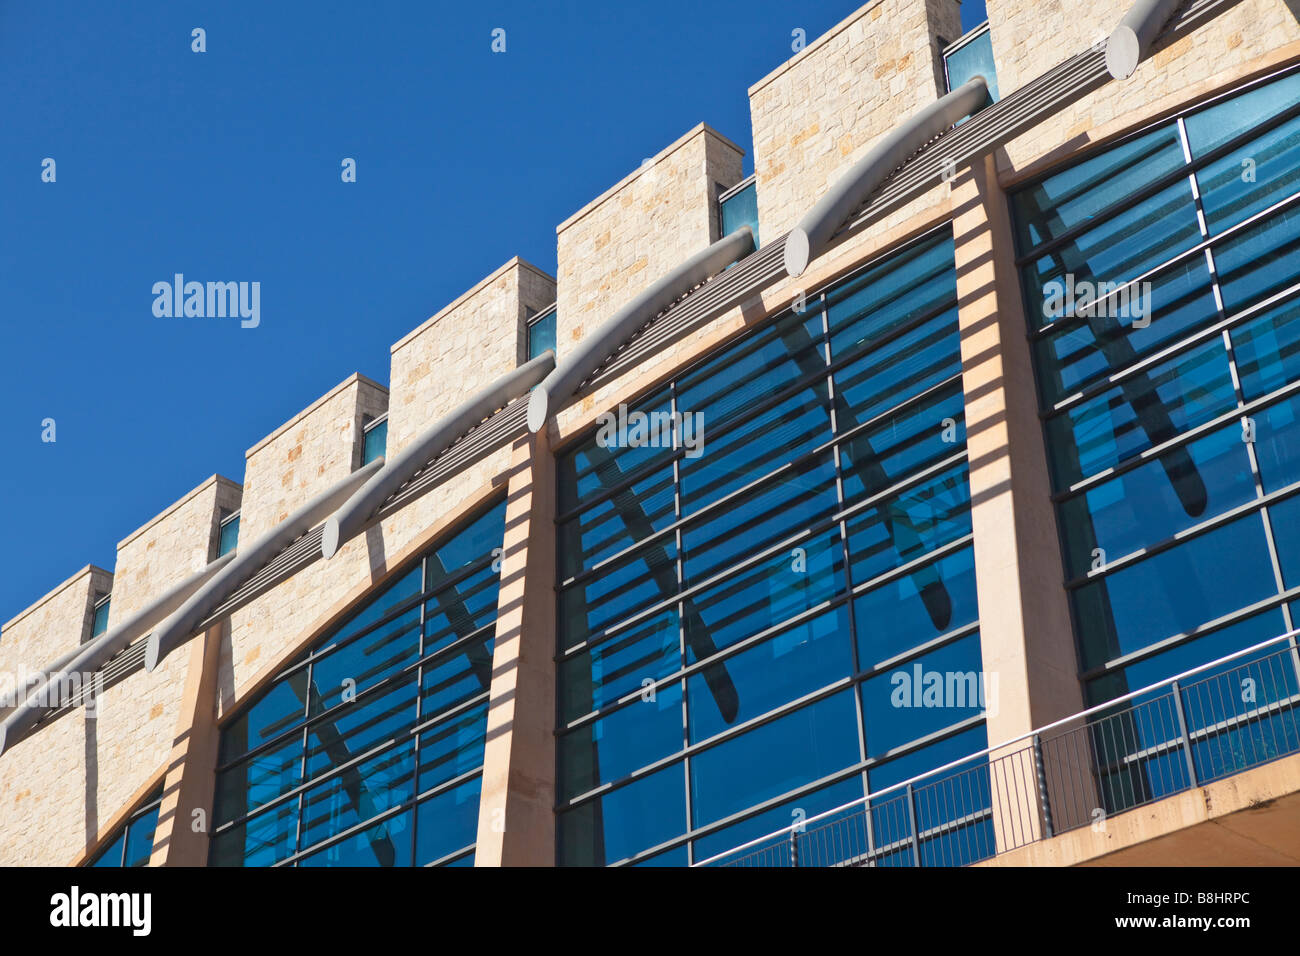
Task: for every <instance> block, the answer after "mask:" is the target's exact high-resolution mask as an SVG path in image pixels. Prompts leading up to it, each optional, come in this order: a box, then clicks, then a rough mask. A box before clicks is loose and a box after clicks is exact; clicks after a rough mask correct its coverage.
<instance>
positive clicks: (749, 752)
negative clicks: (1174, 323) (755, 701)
mask: <svg viewBox="0 0 1300 956" xmlns="http://www.w3.org/2000/svg"><path fill="white" fill-rule="evenodd" d="M858 759H859V749H858V732H857V713H856V710H855V708H854V706H853V696H852V694H851V693H850V692H841V693H838V694H835V695H833V696H831V697H827V698H825V699H823V700H820V701H817V702H816V703H814V704H809V705H808V706H806V707H802V708H800V709H799V710H797V711H795V712H794V713H792V714H787V715H786V716H784V717H781V718H779V719H777V720H774V721H772V722H771V723H767V724H764V725H763V726H761V727H756V728H754V729H753V730H750V731H748V732H746V733H743V734H741V735H740V736H739V737H735V738H732V739H731V740H728V741H725V742H724V743H721V744H719V745H717V746H716V747H710V748H709V749H707V750H704V751H701V752H700V753H698V754H696V755H695V756H694V757H692V758H691V795H692V799H693V803H692V815H693V817H694V823H695V826H704V825H705V824H708V823H712V822H713V821H715V820H720V819H722V818H723V817H726V816H729V815H731V814H733V813H736V812H738V811H740V810H744V809H745V808H747V807H752V806H753V805H754V804H756V803H761V802H763V801H764V800H768V799H770V798H772V797H776V796H779V795H780V794H783V793H786V792H787V791H790V790H794V789H796V788H798V787H801V786H804V785H805V784H809V783H812V782H813V781H814V780H818V779H820V778H822V777H825V776H828V775H829V774H832V773H834V772H835V771H837V770H842V769H843V768H845V767H847V766H849V765H851V764H853V763H855V762H857V760H858Z"/></svg>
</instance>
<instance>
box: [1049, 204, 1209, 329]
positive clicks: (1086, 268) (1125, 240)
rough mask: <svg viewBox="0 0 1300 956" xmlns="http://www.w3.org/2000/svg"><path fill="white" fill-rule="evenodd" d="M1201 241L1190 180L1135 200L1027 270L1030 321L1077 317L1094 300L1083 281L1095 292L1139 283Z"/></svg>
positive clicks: (1054, 250)
mask: <svg viewBox="0 0 1300 956" xmlns="http://www.w3.org/2000/svg"><path fill="white" fill-rule="evenodd" d="M1200 241H1201V228H1200V224H1199V221H1198V220H1197V218H1196V201H1195V199H1194V198H1193V196H1192V187H1191V184H1190V182H1189V181H1188V180H1186V179H1180V180H1178V181H1177V182H1176V183H1174V184H1173V185H1172V186H1167V187H1165V188H1164V189H1162V190H1160V192H1158V193H1156V194H1155V195H1154V196H1149V197H1147V198H1146V199H1142V200H1135V201H1133V202H1132V203H1131V204H1130V205H1128V206H1126V207H1125V208H1124V209H1123V210H1121V211H1119V212H1116V213H1114V214H1113V215H1111V216H1108V217H1107V218H1105V219H1102V220H1099V221H1098V223H1097V224H1096V225H1095V226H1093V227H1092V228H1090V229H1089V230H1088V231H1086V232H1084V233H1083V234H1081V235H1078V236H1075V237H1074V238H1073V239H1071V240H1069V241H1068V242H1066V243H1065V244H1064V245H1062V246H1058V247H1057V248H1055V249H1053V250H1052V251H1051V252H1048V253H1046V254H1045V255H1043V256H1042V257H1041V258H1039V259H1037V260H1036V261H1035V262H1033V263H1032V265H1029V266H1026V267H1025V268H1024V270H1023V274H1024V277H1025V303H1026V305H1027V307H1028V308H1029V312H1030V317H1031V323H1032V324H1033V326H1034V327H1039V326H1043V325H1046V324H1048V323H1049V322H1052V321H1055V320H1059V319H1061V318H1064V317H1066V316H1069V315H1073V314H1075V311H1076V310H1075V306H1077V305H1079V304H1081V303H1083V302H1085V301H1088V300H1089V299H1090V298H1091V294H1089V290H1088V289H1087V288H1086V287H1084V286H1083V285H1082V284H1083V283H1089V284H1091V285H1092V287H1093V288H1092V290H1091V293H1092V294H1095V293H1096V292H1097V291H1098V290H1097V288H1096V286H1097V284H1098V283H1123V282H1128V281H1129V280H1131V279H1136V278H1137V277H1138V276H1140V275H1142V274H1143V273H1145V272H1147V271H1148V270H1150V269H1153V268H1155V267H1156V266H1158V265H1160V264H1161V263H1163V262H1164V261H1165V260H1167V259H1169V258H1170V257H1172V256H1173V255H1174V254H1175V253H1178V252H1181V251H1183V250H1184V249H1190V248H1191V247H1192V246H1194V245H1196V244H1197V243H1198V242H1200ZM1072 290H1073V296H1072V297H1071V295H1070V293H1071V291H1072ZM1105 291H1107V292H1108V291H1110V289H1109V287H1108V288H1107V289H1106V290H1105ZM1098 311H1100V310H1098Z"/></svg>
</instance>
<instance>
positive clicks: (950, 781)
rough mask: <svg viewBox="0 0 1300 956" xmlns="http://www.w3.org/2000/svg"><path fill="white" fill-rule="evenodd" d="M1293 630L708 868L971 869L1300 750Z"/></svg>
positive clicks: (1299, 662)
mask: <svg viewBox="0 0 1300 956" xmlns="http://www.w3.org/2000/svg"><path fill="white" fill-rule="evenodd" d="M1297 634H1300V631H1292V632H1290V633H1288V634H1283V635H1281V636H1280V637H1276V638H1273V639H1271V640H1268V641H1265V642H1263V643H1261V644H1256V645H1254V646H1252V647H1248V648H1245V649H1243V650H1240V651H1237V652H1235V653H1233V654H1229V655H1227V656H1225V657H1221V658H1219V659H1218V660H1215V661H1211V662H1210V663H1208V664H1202V665H1200V666H1199V667H1196V668H1193V669H1192V670H1189V671H1186V672H1184V673H1182V674H1179V675H1178V676H1177V677H1173V678H1169V679H1167V680H1164V681H1160V682H1159V683H1156V684H1152V685H1151V686H1149V687H1145V688H1143V689H1141V690H1138V691H1133V692H1132V693H1129V694H1125V695H1124V696H1122V697H1119V698H1116V699H1115V700H1111V701H1107V702H1106V703H1104V704H1101V705H1099V706H1097V707H1092V708H1090V709H1088V710H1085V711H1083V712H1081V713H1079V714H1075V715H1074V716H1072V717H1067V718H1065V719H1064V720H1060V721H1057V722H1056V723H1053V724H1050V725H1048V726H1047V727H1044V728H1041V729H1040V730H1038V731H1036V732H1034V733H1031V734H1026V735H1025V736H1023V737H1020V738H1017V739H1016V740H1013V741H1009V742H1007V743H1005V744H1000V745H998V746H996V747H990V748H988V749H986V750H983V751H981V752H979V753H977V754H972V755H971V756H969V757H964V758H962V759H961V760H959V761H956V762H954V763H949V764H945V765H944V766H942V767H938V768H936V769H934V770H931V771H928V772H927V773H924V774H921V775H919V776H917V777H914V778H912V779H910V780H907V781H905V782H903V783H900V784H896V785H894V786H892V787H889V788H886V789H884V790H881V791H879V792H877V793H874V794H871V795H870V796H868V797H866V798H864V799H861V800H855V801H853V802H852V803H849V804H846V805H844V806H842V807H839V808H837V809H835V810H831V811H828V812H826V813H822V814H819V815H817V816H815V817H809V818H808V819H807V820H805V821H803V822H802V823H801V824H797V825H794V826H790V827H787V828H785V829H782V830H778V831H776V832H774V833H770V834H768V835H767V836H764V837H760V838H759V839H757V840H751V841H750V842H749V843H745V844H743V845H741V846H739V847H736V848H735V849H733V850H729V851H727V852H726V853H721V854H719V855H717V856H714V857H710V858H709V859H707V860H704V861H701V862H700V863H697V864H696V866H814V867H818V866H965V865H968V864H971V863H977V862H979V861H980V860H985V859H988V858H990V857H992V856H995V855H996V854H998V853H1005V852H1007V851H1008V850H1014V849H1018V848H1019V847H1023V846H1027V845H1029V844H1031V843H1036V842H1038V841H1039V840H1044V839H1048V838H1050V837H1053V836H1056V835H1059V834H1061V833H1066V832H1068V831H1070V830H1075V829H1078V828H1080V827H1085V826H1100V825H1102V824H1104V822H1105V821H1106V819H1107V818H1108V817H1111V816H1114V815H1115V814H1117V813H1124V812H1125V811H1128V810H1133V809H1136V808H1138V807H1141V806H1144V805H1146V804H1148V803H1152V802H1154V801H1156V800H1162V799H1164V798H1165V797H1169V796H1172V795H1174V794H1176V793H1179V792H1181V791H1184V790H1188V789H1191V788H1193V787H1198V786H1202V785H1204V784H1207V783H1210V782H1212V781H1215V780H1220V779H1222V778H1224V777H1228V776H1231V775H1232V774H1235V773H1240V772H1241V771H1243V770H1248V769H1250V768H1252V767H1257V766H1259V765H1261V764H1264V763H1268V762H1269V761H1271V760H1276V759H1278V758H1279V757H1285V756H1287V755H1289V754H1294V753H1298V752H1300V715H1298V714H1297V712H1296V711H1297V705H1300V654H1298V653H1297V647H1296V641H1295V637H1296V635H1297Z"/></svg>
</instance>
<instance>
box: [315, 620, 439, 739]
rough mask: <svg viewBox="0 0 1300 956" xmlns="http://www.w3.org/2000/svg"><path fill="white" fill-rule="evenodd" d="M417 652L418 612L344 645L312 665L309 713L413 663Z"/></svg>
mask: <svg viewBox="0 0 1300 956" xmlns="http://www.w3.org/2000/svg"><path fill="white" fill-rule="evenodd" d="M419 651H420V609H419V607H413V608H411V610H409V611H407V612H406V613H404V614H402V615H399V616H398V617H397V618H395V619H393V620H392V621H389V622H388V623H386V624H385V625H384V626H382V627H379V628H376V629H375V630H373V631H371V632H370V633H369V634H366V635H364V636H362V637H360V638H357V639H355V640H353V641H351V642H350V643H347V644H344V645H343V646H342V647H340V648H338V649H337V650H335V651H331V652H330V653H328V654H326V655H324V656H323V657H321V658H319V659H317V660H316V661H315V662H314V663H313V664H312V669H311V678H312V694H311V712H312V713H313V714H319V713H323V712H324V711H326V710H328V709H329V708H331V707H337V706H338V705H339V704H341V703H346V702H348V701H350V700H352V699H353V698H355V697H356V695H357V694H360V693H362V692H363V691H366V690H369V689H370V688H371V687H374V686H375V685H376V684H378V683H379V682H380V681H383V680H385V679H387V678H389V677H391V676H392V675H393V674H396V673H397V672H398V671H399V670H401V669H402V668H403V667H405V666H406V665H409V664H412V663H414V661H415V659H416V658H417V657H418V656H419Z"/></svg>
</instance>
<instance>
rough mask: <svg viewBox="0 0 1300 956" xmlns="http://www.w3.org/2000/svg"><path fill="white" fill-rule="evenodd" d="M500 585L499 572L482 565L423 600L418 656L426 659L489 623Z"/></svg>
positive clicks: (493, 619)
mask: <svg viewBox="0 0 1300 956" xmlns="http://www.w3.org/2000/svg"><path fill="white" fill-rule="evenodd" d="M500 582H501V573H500V572H499V571H495V570H493V569H492V566H491V565H490V564H489V565H485V566H484V567H483V568H482V569H481V570H479V571H476V572H474V573H473V574H471V575H469V576H468V577H466V578H462V579H461V580H460V581H458V582H457V583H456V584H455V585H453V586H451V587H447V588H444V589H443V590H441V591H439V592H438V593H437V594H435V595H434V596H433V597H432V598H430V599H429V600H428V601H426V602H425V604H424V645H423V648H422V653H423V654H424V655H426V656H427V655H429V654H431V653H433V652H434V651H437V650H441V649H442V648H444V647H447V646H448V645H450V644H452V643H454V642H456V641H458V640H460V639H461V638H465V637H469V636H470V635H471V634H473V633H475V632H476V631H479V630H481V629H482V628H485V627H488V626H489V625H490V624H492V622H493V621H495V620H496V616H497V594H498V591H499V590H500Z"/></svg>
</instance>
